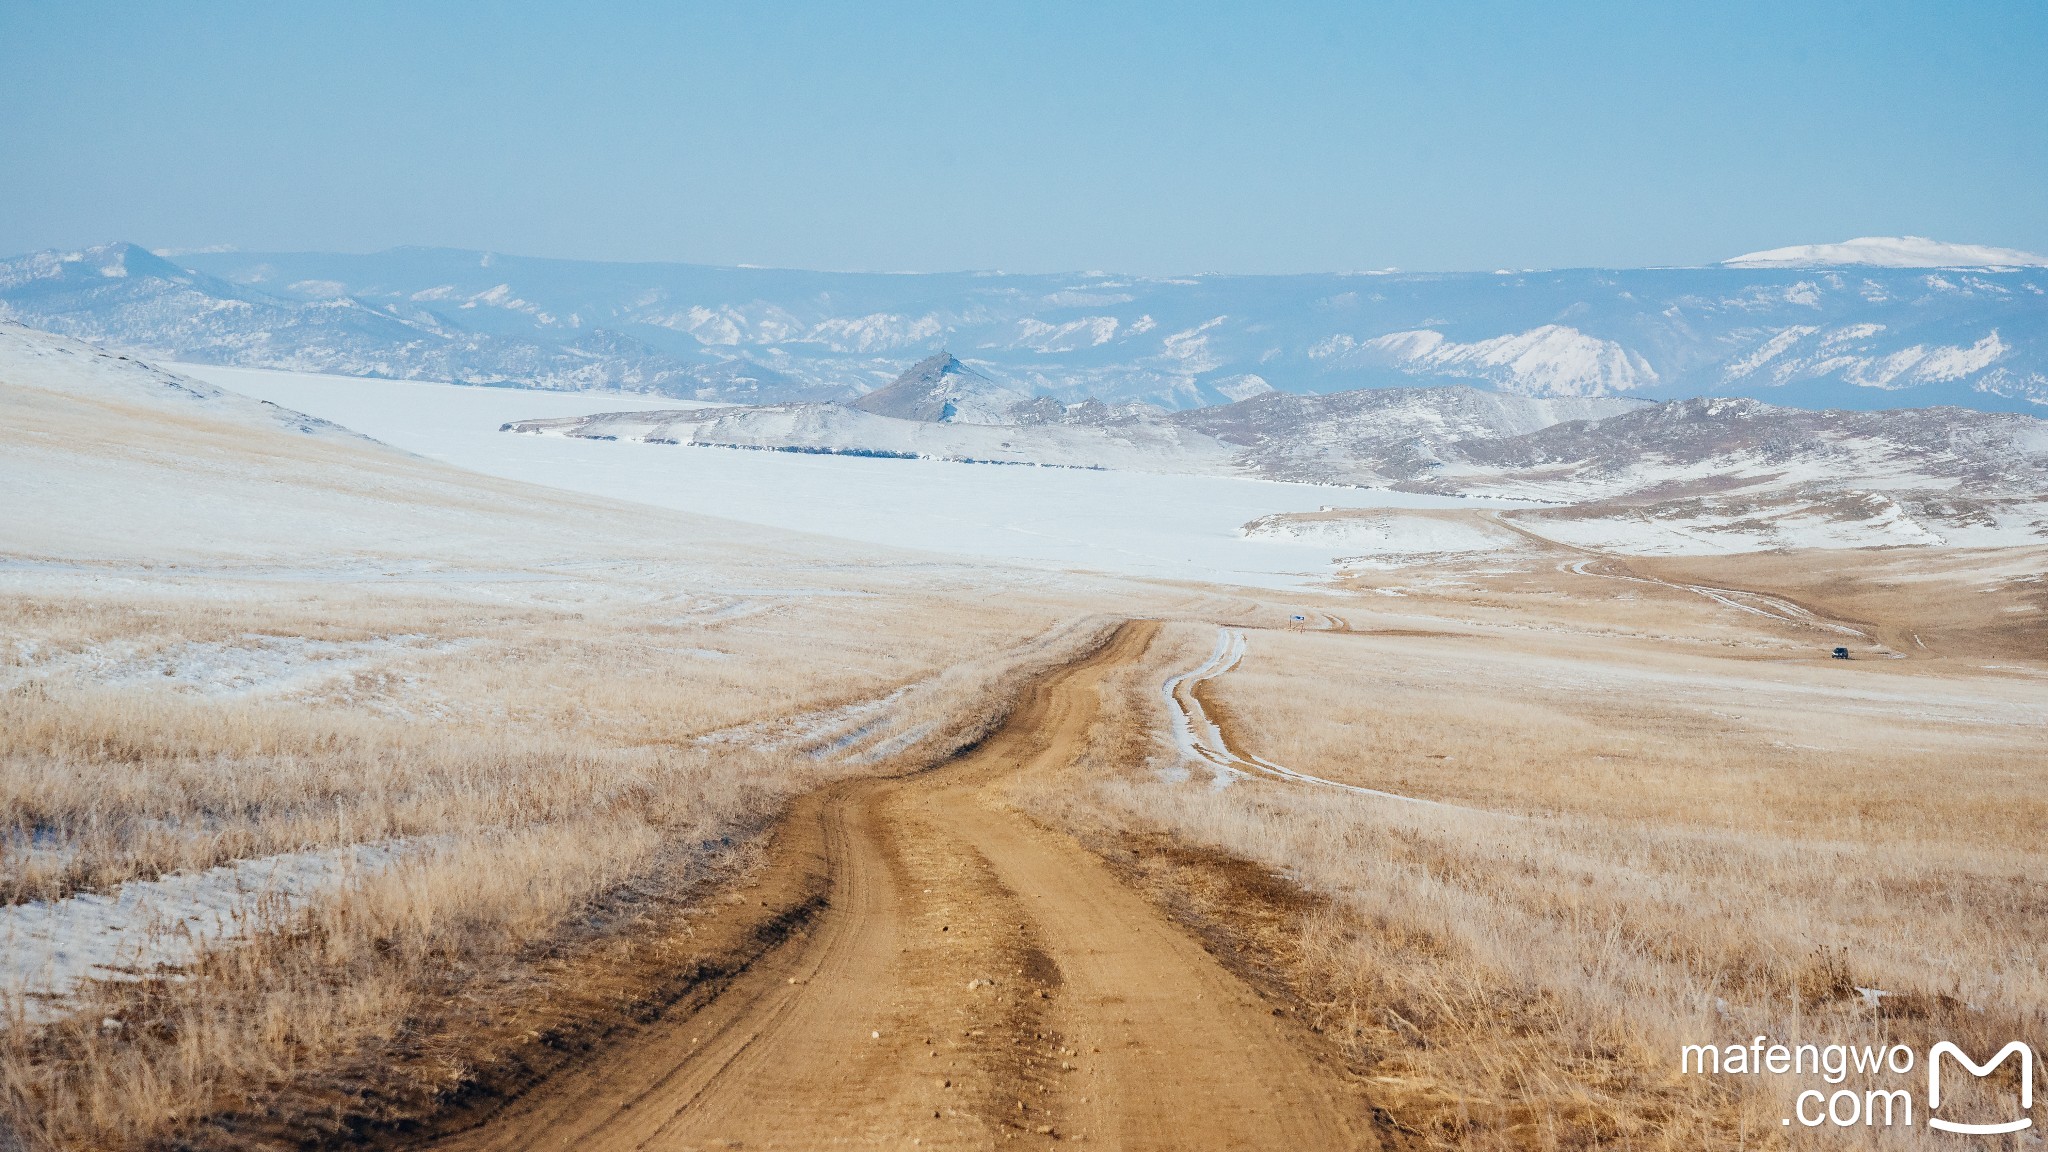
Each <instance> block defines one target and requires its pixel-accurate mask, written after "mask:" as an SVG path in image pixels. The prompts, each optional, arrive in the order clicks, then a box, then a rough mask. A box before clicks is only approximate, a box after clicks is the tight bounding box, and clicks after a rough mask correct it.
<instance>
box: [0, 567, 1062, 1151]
mask: <svg viewBox="0 0 2048 1152" xmlns="http://www.w3.org/2000/svg"><path fill="white" fill-rule="evenodd" d="M575 608H576V609H577V610H574V611H563V610H546V609H541V608H536V607H533V606H531V605H528V606H523V607H506V606H502V605H496V604H493V603H491V602H490V600H489V599H487V598H482V597H478V598H475V599H474V600H470V601H468V602H465V600H464V599H463V598H462V597H460V596H452V597H435V598H431V599H410V600H407V599H387V598H382V597H370V596H364V595H360V594H356V593H352V592H349V591H347V590H345V589H344V590H323V589H316V588H306V587H295V588H289V589H287V590H285V591H284V593H283V594H280V591H279V590H278V589H276V588H272V587H266V586H256V587H251V586H246V585H245V586H237V587H230V588H223V587H221V586H220V585H218V584H215V585H211V586H209V588H208V591H207V593H206V595H204V596H203V597H195V596H193V595H191V594H190V591H189V589H187V590H180V589H179V588H176V587H168V588H167V587H158V588H155V589H153V590H151V591H149V592H145V593H142V594H137V593H134V592H132V591H131V592H127V593H124V594H123V595H121V596H120V597H118V598H114V597H105V598H101V597H95V596H92V595H90V594H72V595H64V594H48V595H39V596H35V597H28V596H20V597H14V598H10V599H7V600H4V601H0V613H4V614H5V617H6V619H7V624H8V632H9V635H10V638H11V639H14V640H15V644H14V645H13V651H12V652H11V653H10V655H11V656H12V659H11V661H10V662H9V666H8V667H5V668H0V672H4V673H7V674H10V679H11V682H12V685H13V686H12V687H11V688H8V689H6V690H5V691H0V839H4V843H5V844H6V846H7V847H6V852H5V855H4V856H0V895H4V898H5V900H6V901H7V902H15V901H21V900H30V899H51V898H58V897H63V896H67V895H70V894H73V893H77V892H103V891H110V890H111V889H113V888H114V887H115V886H116V885H118V884H120V883H122V882H124V881H128V880H133V879H149V878H153V877H155V876H158V875H160V874H163V873H167V872H173V871H188V872H189V871H195V870H200V869H204V868H207V867H210V866H212V865H215V864H219V863H223V862H228V861H233V860H242V859H249V858H253V857H264V856H271V855H276V854H279V853H289V852H298V851H303V850H307V849H313V848H321V847H327V846H338V845H348V844H356V843H365V842H388V841H401V842H404V843H408V844H410V845H412V846H413V847H412V850H411V852H410V853H409V854H408V855H407V856H406V857H405V859H404V860H403V862H402V863H400V864H399V865H397V866H396V867H394V868H392V869H391V870H389V871H387V872H384V873H381V874H377V875H373V876H369V877H366V878H365V879H364V880H363V881H362V882H361V883H359V884H357V885H354V886H351V887H347V888H344V889H343V890H341V891H339V892H336V893H334V894H332V895H331V896H330V897H327V898H324V899H318V900H315V901H313V902H312V903H311V904H310V905H309V906H304V907H299V908H289V907H286V906H284V905H282V904H273V905H271V906H270V907H269V908H268V909H267V910H260V915H259V919H264V920H267V923H268V930H266V931H262V932H258V933H256V936H255V939H254V940H253V942H251V943H249V944H248V945H246V946H242V947H231V948H225V949H219V950H216V951H214V952H213V953H211V954H210V955H209V956H208V957H207V958H206V959H205V960H203V961H202V963H201V964H200V965H199V967H198V968H197V969H196V970H195V972H194V974H193V978H190V979H185V980H178V981H162V980H146V981H143V982H141V983H137V984H123V983H115V984H102V985H97V986H91V987H88V988H87V990H85V991H84V992H83V993H81V994H80V995H79V997H78V998H77V1002H76V1003H75V1004H73V1005H71V1006H72V1007H73V1008H75V1009H76V1010H75V1011H74V1012H73V1014H72V1015H70V1016H69V1017H66V1018H63V1019H59V1020H57V1021H55V1022H53V1023H49V1024H34V1023H31V1022H27V1021H24V1020H22V1019H20V1018H18V1017H17V1018H16V1019H15V1020H14V1021H13V1025H12V1026H11V1027H7V1028H5V1030H4V1031H0V1111H4V1123H0V1127H4V1128H5V1129H7V1130H9V1131H11V1132H12V1133H13V1134H14V1136H15V1137H16V1138H19V1139H20V1140H22V1141H23V1142H24V1143H26V1144H27V1145H28V1146H30V1147H38V1148H93V1149H102V1148H127V1147H142V1146H148V1145H151V1144H153V1143H155V1142H158V1141H161V1140H163V1139H165V1138H167V1137H169V1136H171V1135H173V1134H175V1133H177V1132H180V1131H184V1130H187V1129H189V1128H190V1126H191V1125H192V1124H193V1123H195V1122H196V1121H198V1120H200V1119H202V1118H204V1117H205V1116H206V1115H208V1114H210V1113H214V1112H218V1111H221V1110H223V1109H231V1108H235V1107H239V1106H244V1105H246V1104H247V1103H248V1102H249V1101H250V1100H252V1099H255V1098H259V1097H261V1096H262V1095H264V1094H265V1093H274V1092H276V1091H279V1090H281V1089H284V1088H287V1087H299V1088H303V1087H304V1086H305V1085H308V1084H315V1085H317V1083H318V1082H319V1081H320V1079H321V1078H322V1077H323V1076H330V1075H332V1074H333V1073H334V1071H335V1070H336V1069H338V1068H341V1067H344V1066H348V1065H351V1064H356V1065H359V1064H361V1063H363V1062H364V1061H365V1060H366V1059H369V1058H371V1057H372V1056H373V1055H374V1053H375V1052H376V1051H377V1050H378V1048H379V1046H380V1045H389V1044H392V1043H397V1042H399V1041H400V1040H401V1039H402V1038H403V1037H404V1035H405V1034H406V1032H407V1030H408V1028H410V1027H414V1024H412V1023H410V1022H413V1021H416V1019H417V1018H418V1017H419V1016H420V1014H421V1013H422V1012H423V1011H427V1010H428V1009H430V1008H431V1007H432V1005H433V1004H434V1003H436V1002H437V1001H439V1000H440V999H442V998H446V997H450V996H455V997H471V998H473V997H486V998H488V997H492V996H495V997H499V998H517V997H519V996H530V995H533V994H536V993H535V987H536V986H535V985H534V983H533V980H534V979H535V978H534V977H533V976H532V974H531V973H530V972H528V971H527V969H529V968H530V966H531V962H532V960H533V958H534V957H535V956H536V955H538V953H537V952H536V949H541V950H543V951H544V950H545V948H546V947H547V945H548V942H549V941H550V940H552V939H554V938H556V937H558V936H559V935H560V934H562V933H563V932H565V931H582V930H584V929H585V928H586V925H584V923H583V920H584V919H585V918H586V912H587V910H588V909H590V908H592V907H593V906H594V904H595V902H601V901H602V900H604V899H605V898H606V895H607V894H608V893H610V892H613V891H616V890H619V889H620V888H621V887H622V886H626V885H650V884H651V885H655V886H657V887H663V888H664V889H665V890H670V891H674V890H678V889H688V888H690V887H691V886H695V885H700V884H701V883H703V882H704V881H705V880H706V879H707V878H709V877H712V876H715V875H720V874H723V873H724V872H728V871H730V870H731V869H732V868H733V867H734V866H736V865H737V864H739V863H741V862H742V861H743V857H742V856H741V855H738V854H739V853H742V852H743V850H744V848H745V845H746V844H747V842H748V838H749V837H750V836H752V835H753V834H754V833H756V832H757V831H759V830H760V829H762V828H763V827H764V826H765V825H766V823H767V821H768V820H769V818H770V817H771V816H772V814H773V813H774V811H775V810H777V808H778V807H779V806H780V804H781V803H782V802H783V801H784V800H785V799H786V798H787V797H788V796H790V795H791V794H793V793H794V792H796V791H798V790H802V789H806V788H810V787H814V786H816V785H817V784H818V783H819V782H821V781H823V780H825V779H828V778H830V777H831V776H833V775H835V774H839V773H843V772H846V771H852V770H857V766H853V765H846V764H841V763H838V762H836V761H834V760H833V759H832V758H831V757H830V756H823V757H813V756H810V755H806V754H805V753H804V751H803V750H802V748H801V747H799V746H787V747H781V748H779V749H778V748H772V747H771V748H766V749H762V748H757V747H755V745H757V744H759V743H760V742H759V741H741V742H706V741H702V740H700V739H698V738H699V737H702V736H704V735H706V734H709V733H714V732H717V731H719V730H721V729H728V728H731V727H732V726H734V725H749V724H750V725H757V726H760V730H761V731H763V732H764V733H765V732H773V731H774V730H775V723H774V722H775V721H776V720H777V718H781V717H788V716H792V715H796V714H800V713H809V712H813V711H816V710H820V709H829V708H832V707H834V706H837V705H841V704H845V703H847V702H849V701H854V700H859V699H866V698H871V697H875V696H879V695H882V694H885V693H888V692H890V691H892V690H895V689H897V688H898V687H901V686H905V685H909V686H911V687H910V690H909V691H908V692H906V693H905V694H904V695H903V696H902V697H901V698H900V699H899V701H898V703H897V706H896V708H895V709H894V710H893V713H892V715H893V718H894V719H895V721H896V722H897V724H898V725H899V727H901V728H902V729H904V730H907V731H910V732H912V733H913V735H915V736H916V737H917V738H916V739H912V740H907V741H905V742H904V743H903V745H902V747H901V748H899V749H897V750H896V755H895V758H894V760H893V761H892V763H895V764H898V765H900V764H903V763H916V762H919V761H920V760H921V759H922V760H929V759H930V758H931V757H933V756H936V755H940V754H943V753H944V752H945V751H947V750H949V749H950V748H952V747H956V746H958V744H959V743H961V742H962V741H965V740H969V739H972V738H974V737H975V736H976V735H978V733H979V732H980V731H982V730H984V729H985V728H986V726H987V725H988V724H989V723H992V722H993V720H994V719H995V718H996V717H998V716H999V715H1000V714H1001V710H1002V708H1003V706H1004V702H1005V701H1006V700H1007V698H1008V695H1009V693H1010V691H1011V690H1012V689H1013V687H1014V681H1015V677H1016V676H1018V675H1021V674H1024V673H1026V672H1028V671H1029V670H1030V669H1031V668H1033V667H1036V666H1038V665H1042V664H1043V663H1044V662H1046V661H1048V660H1057V659H1060V658H1062V657H1063V655H1064V654H1065V653H1066V652H1068V651H1069V650H1071V648H1072V646H1073V645H1075V644H1078V643H1083V642H1085V641H1086V639H1087V636H1088V635H1089V634H1090V631H1091V628H1092V627H1094V626H1092V625H1085V624H1084V625H1083V626H1082V627H1080V628H1074V627H1071V626H1067V627H1060V628H1052V627H1051V626H1052V625H1053V624H1054V622H1055V621H1056V620H1057V619H1058V618H1059V617H1061V616H1066V617H1069V618H1072V617H1073V616H1074V615H1075V613H1074V612H1073V610H1072V609H1071V607H1069V606H1068V605H1066V604H1064V603H1060V602H1057V601H1052V600H1046V601H1033V600H1032V599H1030V598H1011V599H1009V600H1008V601H1006V602H1005V604H1003V605H1000V606H991V605H988V604H985V603H980V602H978V601H977V600H976V599H970V598H967V597H964V596H961V595H958V594H952V593H947V592H945V591H944V590H943V589H941V590H938V591H934V592H932V593H930V594H925V595H915V596H913V595H906V594H904V593H901V592H897V593H894V594H891V595H886V596H855V597H830V598H825V597H802V596H786V597H780V598H776V599H773V600H769V601H767V602H766V603H765V604H764V606H763V607H762V609H761V610H758V611H746V612H738V613H732V612H713V613H705V614H700V615H697V616H693V615H691V614H689V613H681V612H677V613H667V614H651V613H649V612H647V611H645V609H644V607H643V606H639V605H634V604H628V605H626V606H624V607H619V606H608V605H604V604H602V603H600V604H598V605H596V606H593V605H591V604H588V603H581V604H578V605H576V606H575ZM650 616H656V617H657V618H654V619H650ZM664 617H665V618H664ZM391 637H399V638H420V639H405V640H404V641H403V642H402V643H392V642H389V641H388V640H381V639H380V638H391ZM279 638H284V639H287V640H291V641H298V640H304V639H311V640H314V641H317V642H320V643H323V644H329V645H334V646H337V647H334V648H332V649H328V650H326V654H327V655H333V654H335V653H337V652H339V653H342V654H343V655H349V654H356V655H359V656H361V659H359V660H356V662H354V663H351V664H348V665H346V666H344V667H341V668H340V669H339V670H338V671H333V672H331V673H330V674H326V675H321V676H304V675H301V673H303V672H304V669H305V667H307V666H308V658H306V657H305V652H304V650H303V649H302V648H292V649H290V650H289V651H290V652H292V653H295V654H296V655H294V656H293V657H292V658H291V659H288V660H286V661H285V666H284V667H283V668H282V669H280V670H273V671H276V672H277V675H276V676H274V677H273V678H272V681H263V680H262V679H261V678H260V677H259V678H258V679H257V680H256V682H254V683H252V684H249V685H245V686H244V688H245V690H244V691H242V692H241V694H240V695H234V696H226V695H219V694H215V695H208V694H206V693H204V692H202V691H199V690H197V688H196V687H195V686H194V684H192V683H188V682H187V680H186V679H184V678H181V677H180V676H178V675H172V676H168V677H166V676H156V677H155V679H156V680H161V681H163V682H162V683H156V682H152V680H151V677H152V675H154V672H153V670H155V669H157V668H159V667H171V668H172V669H173V671H174V672H177V671H178V668H177V665H178V662H179V661H180V660H184V661H186V662H188V663H190V662H195V661H199V660H200V659H202V658H205V659H215V660H217V659H218V658H220V657H221V655H222V653H224V652H225V653H227V654H229V655H233V654H235V653H237V652H241V653H246V652H248V651H259V650H264V649H265V648H266V645H271V646H273V647H274V645H273V644H272V642H273V641H275V640H277V639H279ZM429 641H430V642H429ZM350 645H355V646H356V647H354V648H350V647H348V646H350ZM365 654H366V655H365ZM293 660H296V661H297V663H293V662H292V661H293ZM311 666H313V667H316V668H317V664H314V665H311ZM138 668H139V669H142V670H143V674H142V675H140V676H137V675H136V674H135V670H136V669H138ZM294 676H298V677H299V678H297V679H294V678H293V677H294ZM109 679H112V680H113V681H115V682H116V683H115V684H113V685H111V686H110V684H109V683H108V681H109ZM53 846H54V847H56V848H58V849H60V850H59V851H52V850H51V848H52V847H53ZM522 973H526V974H525V975H522ZM21 1007H22V1006H21V1005H18V1004H17V1005H13V1006H12V1009H11V1011H14V1012H19V1010H20V1009H21ZM103 1020H105V1021H113V1022H114V1023H113V1024H111V1025H105V1026H103V1025H102V1023H101V1022H102V1021H103ZM461 1075H462V1073H461V1072H460V1070H459V1069H450V1071H449V1076H450V1077H451V1083H452V1082H454V1081H457V1080H459V1079H460V1077H461Z"/></svg>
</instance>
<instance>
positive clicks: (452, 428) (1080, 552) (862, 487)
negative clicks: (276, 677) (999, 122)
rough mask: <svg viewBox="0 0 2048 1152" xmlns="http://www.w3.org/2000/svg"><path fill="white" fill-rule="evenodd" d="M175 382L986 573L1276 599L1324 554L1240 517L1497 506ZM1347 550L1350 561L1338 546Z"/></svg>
mask: <svg viewBox="0 0 2048 1152" xmlns="http://www.w3.org/2000/svg"><path fill="white" fill-rule="evenodd" d="M175 367H176V370H178V371H181V372H185V373H187V374H189V375H192V376H197V377H199V378H200V379H203V380H206V381H209V382H211V383H213V384H217V385H219V386H220V387H223V388H228V389H231V390H233V391H236V392H241V393H243V394H245V395H248V396H254V397H257V398H259V399H263V400H269V401H271V402H273V403H276V404H281V405H283V406H285V407H287V408H293V409H296V410H298V411H301V412H306V413H310V414H312V415H314V416H320V417H323V418H325V419H328V420H332V421H334V422H335V423H337V424H342V425H345V426H347V427H349V428H352V429H354V430H356V431H358V432H361V433H363V434H364V435H366V436H372V437H375V438H376V439H378V440H382V441H383V442H385V443H386V444H390V445H392V446H394V447H398V448H403V449H405V450H407V451H409V452H415V453H418V454H419V455H421V456H426V457H429V458H431V459H435V460H440V461H444V462H446V463H449V464H453V465H456V466H458V467H461V468H468V469H472V470H474V471H477V472H484V473H488V474H490V475H493V476H502V477H507V478H510V479H516V480H524V481H528V482H530V483H534V484H545V485H548V486H550V487H554V488H563V489H568V490H570V491H575V492H583V493H588V494H591V495H597V496H609V497H613V498H615V499H620V500H632V501H637V502H640V503H644V504H653V505H658V506H660V507H664V508H676V509H681V510H684V511H688V512H696V513H701V514H704V515H709V516H720V517H725V518H728V519H732V520H742V521H746V522H748V523H752V524H762V525H768V526H772V527H776V528H785V529H791V530H794V531H799V532H813V533H819V534H822V535H827V536H837V537H841V538H844V539H851V540H860V541H866V542H869V543H874V544H885V545H892V546H895V547H900V548H919V549H926V550H930V551H935V552H945V553H951V554H954V555H958V556H971V557H976V558H981V559H988V560H1003V561H1012V562H1018V563H1025V564H1032V565H1039V566H1050V567H1058V568H1065V569H1078V570H1088V571H1098V572H1112V573H1118V574H1122V575H1129V576H1144V577H1154V578H1165V579H1176V580H1201V581H1216V582H1222V583H1231V584H1251V585H1258V586H1264V587H1285V586H1293V585H1299V584H1302V583H1306V582H1312V581H1314V580H1318V579H1320V578H1322V577H1324V576H1325V575H1327V574H1328V573H1329V572H1330V566H1331V562H1332V561H1333V560H1334V559H1335V558H1336V557H1337V556H1338V555H1340V554H1341V553H1339V552H1338V551H1335V550H1334V548H1335V547H1338V546H1333V545H1331V544H1329V543H1317V542H1315V541H1296V540H1275V539H1246V538H1245V537H1244V536H1243V535H1242V534H1241V532H1240V528H1241V527H1242V525H1244V524H1245V523H1246V522H1247V521H1250V520H1253V519H1256V518H1258V517H1260V516H1265V515H1270V514H1272V513H1276V512H1312V511H1315V510H1316V509H1318V508H1323V507H1341V508H1464V507H1475V508H1506V507H1516V506H1517V505H1514V504H1512V503H1508V502H1505V501H1498V500H1461V499H1457V498H1453V497H1439V496H1419V495H1411V494H1408V493H1403V492H1383V491H1373V490H1364V489H1355V488H1326V487H1319V486H1316V485H1310V484H1285V483H1279V482H1275V481H1270V480H1240V479H1232V478H1227V477H1216V476H1156V475H1146V474H1142V473H1134V472H1092V471H1082V470H1076V469H1061V468H1032V467H1017V466H1002V465H990V464H956V463H950V462H946V461H938V460H878V459H869V458H865V457H856V456H812V455H805V454H800V453H792V452H754V451H745V450H740V449H731V448H701V447H690V446H686V445H664V444H639V443H632V442H627V441H591V440H572V439H567V438H564V437H559V436H530V435H515V434H513V433H509V432H500V431H498V428H499V426H500V425H502V424H504V423H506V422H507V421H511V420H520V419H530V418H539V417H547V416H577V415H583V414H587V413H591V412H617V411H623V410H627V409H655V408H683V407H690V406H691V405H690V404H688V403H687V402H685V401H676V400H669V399H645V398H640V397H628V396H616V395H594V394H590V393H574V392H539V391H529V390H523V389H511V388H475V387H465V386H461V385H453V384H425V383H416V382H409V381H394V380H368V379H357V378H354V377H345V376H316V375H309V374H305V373H296V372H271V371H264V370H260V369H251V368H222V367H215V366H213V365H200V364H181V365H176V366H175ZM1352 550H1353V551H1356V548H1355V546H1354V548H1353V549H1352Z"/></svg>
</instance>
